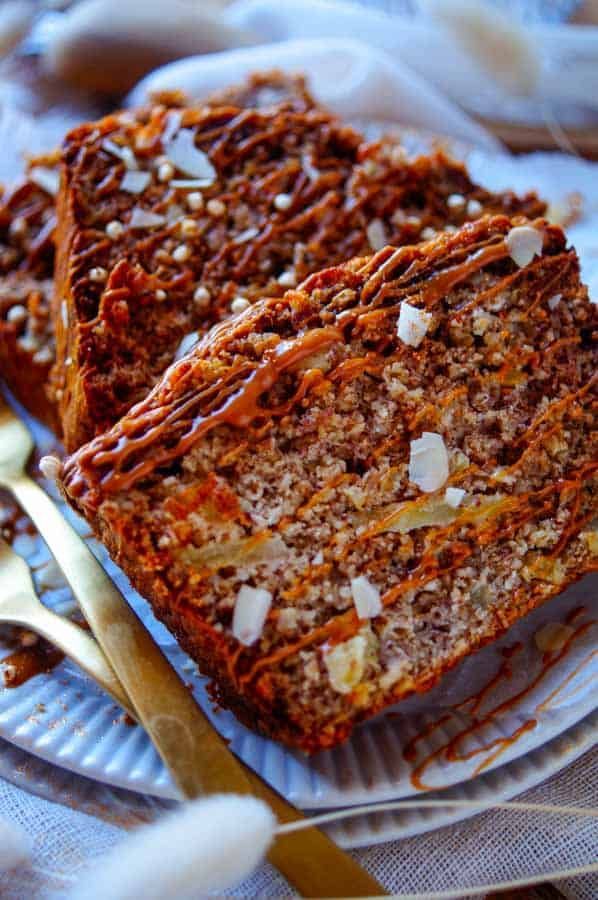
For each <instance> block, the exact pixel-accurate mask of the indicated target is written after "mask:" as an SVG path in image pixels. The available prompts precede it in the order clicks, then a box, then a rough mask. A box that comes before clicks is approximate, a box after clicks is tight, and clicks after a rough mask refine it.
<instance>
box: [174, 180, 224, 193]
mask: <svg viewBox="0 0 598 900" xmlns="http://www.w3.org/2000/svg"><path fill="white" fill-rule="evenodd" d="M212 184H214V179H213V178H173V179H172V181H171V182H170V187H173V188H178V190H180V191H196V190H198V189H201V188H207V187H210V185H212Z"/></svg>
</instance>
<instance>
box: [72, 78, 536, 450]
mask: <svg viewBox="0 0 598 900" xmlns="http://www.w3.org/2000/svg"><path fill="white" fill-rule="evenodd" d="M264 89H265V88H264V86H263V85H262V87H261V90H262V91H263V90H264ZM257 95H258V94H257V89H256V90H254V91H253V92H252V91H251V90H250V91H249V92H248V95H247V96H248V97H250V98H253V97H254V96H257ZM296 96H297V95H296ZM62 171H63V176H62V182H61V191H60V195H59V202H58V235H59V240H58V259H57V267H56V307H55V310H54V319H55V324H56V333H57V365H56V369H55V374H56V378H55V383H56V385H57V398H58V401H59V409H60V417H61V421H62V425H63V431H64V439H65V444H66V447H67V449H69V450H72V449H75V448H76V447H78V446H80V445H81V444H82V443H83V442H84V441H85V440H87V439H89V438H90V437H92V436H93V435H94V434H96V433H99V432H101V431H103V430H105V429H106V428H107V427H109V426H110V425H112V424H113V423H114V422H115V421H116V420H117V419H118V418H119V417H120V416H121V415H123V414H124V413H125V412H126V411H127V410H128V409H129V408H130V407H131V405H132V404H133V403H134V402H137V401H138V400H140V399H142V398H143V397H144V396H146V394H147V392H148V390H149V389H150V388H151V387H152V386H153V385H154V384H155V382H156V381H157V379H158V378H159V377H160V376H161V374H162V373H163V372H164V370H165V369H166V367H167V366H168V365H169V364H170V363H171V362H172V360H173V358H174V356H175V354H176V353H177V350H179V348H181V346H182V344H181V342H182V341H183V340H184V341H185V344H184V345H183V346H185V347H187V346H189V343H192V342H193V339H194V336H196V335H197V334H198V333H202V332H203V331H205V329H206V328H207V327H208V326H209V325H211V324H213V323H214V322H216V321H218V320H220V319H222V318H224V317H226V316H228V315H230V314H231V313H233V314H236V313H237V312H238V311H239V310H241V309H243V308H244V307H245V306H247V305H248V304H250V303H253V302H254V301H255V300H256V299H259V298H260V297H263V296H272V295H282V294H283V293H284V291H285V290H286V289H287V288H288V287H290V286H294V285H296V284H298V283H300V282H301V281H302V280H303V279H304V278H305V277H306V276H307V275H309V274H311V273H312V272H314V271H317V270H318V269H320V268H322V267H323V266H325V265H329V264H336V263H340V262H344V261H345V260H347V259H350V258H351V257H352V256H355V255H361V254H363V253H369V252H371V250H372V249H380V248H381V247H382V246H384V244H385V243H386V242H387V241H388V242H391V243H393V244H395V245H401V244H405V243H412V242H414V241H417V240H420V239H422V238H424V239H425V238H426V237H427V236H429V234H430V233H431V232H432V231H433V230H438V229H443V228H449V229H451V228H454V227H456V226H458V225H460V224H462V223H463V222H464V221H467V220H468V219H476V218H478V217H479V216H480V215H481V214H482V213H483V212H507V213H509V214H511V213H516V212H520V213H522V214H525V215H527V216H534V215H537V214H539V213H541V212H542V211H543V208H544V207H543V204H542V203H540V202H539V201H538V199H537V197H536V196H535V195H533V194H530V195H528V196H526V197H524V198H522V199H519V198H517V197H516V196H515V195H514V194H512V193H511V192H507V193H504V194H500V195H494V194H492V193H490V192H488V191H485V190H484V189H482V188H480V187H478V186H477V185H475V184H473V183H472V182H471V180H470V179H469V177H468V175H467V172H466V170H465V168H464V167H463V166H462V165H461V164H459V163H456V162H453V161H452V160H450V159H448V158H447V157H446V156H444V155H443V154H442V153H435V154H433V155H431V156H424V157H420V158H419V159H416V160H414V161H407V159H406V158H405V156H404V153H403V151H402V149H401V148H400V147H398V146H397V145H396V144H391V143H389V142H382V143H374V144H372V143H369V144H368V143H366V142H364V140H363V138H362V137H361V136H360V135H359V134H357V133H356V132H355V131H354V130H353V129H351V128H348V127H345V126H344V125H342V124H340V123H339V122H338V121H337V120H336V119H334V118H333V117H331V116H330V115H329V114H328V113H327V112H325V111H323V110H321V109H319V108H318V107H310V106H309V105H308V103H307V101H305V103H304V102H303V101H301V100H297V99H295V100H288V99H287V100H286V101H285V102H283V103H282V104H281V105H279V106H273V107H266V108H263V109H243V108H241V107H240V106H238V105H229V106H225V107H207V106H202V107H201V108H181V109H176V110H173V109H172V108H168V107H166V106H165V105H163V106H157V107H154V108H152V109H151V110H146V111H143V112H140V113H138V114H137V115H136V116H133V115H131V114H130V113H125V114H119V115H113V116H109V117H107V118H105V119H103V120H101V121H99V122H95V123H91V124H87V125H84V126H82V127H80V128H78V129H75V130H74V131H73V132H71V134H70V135H69V136H68V137H67V139H66V142H65V147H64V155H63V168H62Z"/></svg>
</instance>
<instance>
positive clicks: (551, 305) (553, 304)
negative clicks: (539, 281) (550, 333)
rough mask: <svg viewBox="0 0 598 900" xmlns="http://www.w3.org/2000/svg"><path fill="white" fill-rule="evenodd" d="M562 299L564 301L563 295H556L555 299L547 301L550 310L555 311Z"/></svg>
mask: <svg viewBox="0 0 598 900" xmlns="http://www.w3.org/2000/svg"><path fill="white" fill-rule="evenodd" d="M562 299H563V295H562V294H555V295H554V296H553V297H549V298H548V301H547V303H548V309H551V310H555V309H556V308H557V306H558V305H559V303H560V302H561V300H562Z"/></svg>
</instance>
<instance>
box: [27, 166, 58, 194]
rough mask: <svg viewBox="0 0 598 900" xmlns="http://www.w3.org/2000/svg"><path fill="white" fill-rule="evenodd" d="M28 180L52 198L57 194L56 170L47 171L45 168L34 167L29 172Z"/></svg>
mask: <svg viewBox="0 0 598 900" xmlns="http://www.w3.org/2000/svg"><path fill="white" fill-rule="evenodd" d="M29 180H30V181H33V183H34V184H36V185H37V186H38V187H40V188H41V189H42V191H46V193H47V194H51V195H52V196H53V197H55V196H56V194H57V193H58V188H59V187H60V173H59V172H58V171H57V170H56V169H49V168H47V166H34V167H33V168H32V169H30V170H29Z"/></svg>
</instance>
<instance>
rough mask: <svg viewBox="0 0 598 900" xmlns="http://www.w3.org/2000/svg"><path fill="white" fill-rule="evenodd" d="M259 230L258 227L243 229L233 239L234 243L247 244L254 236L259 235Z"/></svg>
mask: <svg viewBox="0 0 598 900" xmlns="http://www.w3.org/2000/svg"><path fill="white" fill-rule="evenodd" d="M258 234H259V231H258V229H257V228H246V229H245V231H241V232H240V233H239V234H238V235H237V236H236V238H235V239H234V241H233V244H246V243H247V241H251V240H253V238H254V237H257V236H258Z"/></svg>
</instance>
